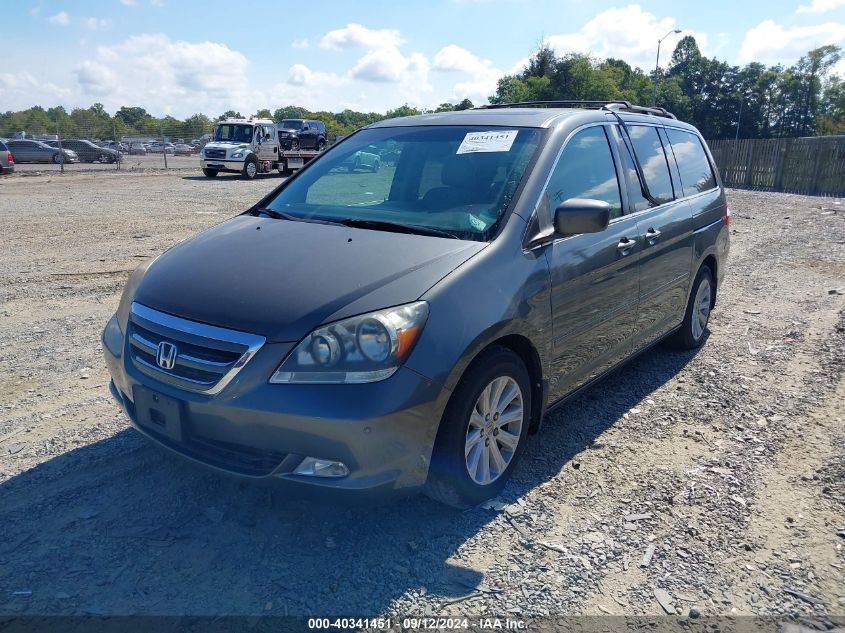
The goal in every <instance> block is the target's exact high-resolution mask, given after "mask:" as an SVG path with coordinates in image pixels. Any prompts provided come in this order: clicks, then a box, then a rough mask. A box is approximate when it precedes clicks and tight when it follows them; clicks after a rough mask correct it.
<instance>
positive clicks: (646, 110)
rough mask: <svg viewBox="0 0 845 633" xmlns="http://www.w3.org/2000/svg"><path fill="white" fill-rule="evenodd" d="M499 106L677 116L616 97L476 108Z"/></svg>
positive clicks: (490, 106)
mask: <svg viewBox="0 0 845 633" xmlns="http://www.w3.org/2000/svg"><path fill="white" fill-rule="evenodd" d="M499 108H584V109H592V110H625V111H627V112H633V113H636V114H650V115H652V116H662V117H666V118H668V119H676V118H677V117H676V116H675V115H674V114H672V113H671V112H669V111H668V110H666V108H658V107H653V108H650V107H647V106H640V105H634V104H632V103H631V102H630V101H624V100H622V99H615V100H610V101H582V100H577V99H572V100H563V101H518V102H516V103H491V104H489V105H483V106H478V107H477V108H475V109H476V110H495V109H499Z"/></svg>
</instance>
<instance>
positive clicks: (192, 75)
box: [75, 34, 263, 116]
mask: <svg viewBox="0 0 845 633" xmlns="http://www.w3.org/2000/svg"><path fill="white" fill-rule="evenodd" d="M248 65H249V64H248V62H247V59H246V57H244V55H243V54H241V53H239V52H237V51H233V50H232V49H230V48H229V47H228V46H226V45H225V44H218V43H216V42H196V43H191V42H183V41H173V40H171V39H170V38H168V37H167V36H166V35H163V34H155V35H135V36H133V37H130V38H129V39H128V40H126V41H125V42H123V43H122V44H118V45H115V46H100V47H98V48H97V49H96V55H95V57H94V58H93V59H88V60H85V61H83V62H82V63H81V64H79V65H78V66H77V67H76V70H75V75H76V79H77V81H78V87H79V90H80V93H81V94H80V96H79V97H80V98H79V99H78V100H79V101H82V102H85V101H86V100H87V101H90V96H96V97H97V100H98V101H101V102H102V103H103V104H105V105H106V107H107V108H112V109H117V108H119V107H120V106H122V105H126V104H145V107H154V108H155V109H156V110H158V111H159V112H164V113H166V114H173V115H174V116H187V115H190V114H192V113H194V112H196V111H197V110H198V109H200V108H202V109H205V110H207V111H208V112H209V113H214V112H215V111H216V110H220V111H221V112H222V111H224V110H228V109H229V108H234V109H236V110H237V109H240V110H250V111H252V110H255V109H257V108H256V106H257V105H258V104H259V103H261V95H260V93H258V92H256V91H251V90H250V89H249V85H248V82H247V81H246V80H245V75H246V71H247V68H248ZM262 107H263V106H262Z"/></svg>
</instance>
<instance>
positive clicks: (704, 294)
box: [667, 266, 716, 349]
mask: <svg viewBox="0 0 845 633" xmlns="http://www.w3.org/2000/svg"><path fill="white" fill-rule="evenodd" d="M715 287H716V286H715V281H714V279H713V273H712V272H711V270H710V267H709V266H702V267H701V268H700V269H699V270H698V274H697V275H696V276H695V281H694V282H693V284H692V291H691V292H690V297H689V302H688V303H687V309H686V312H685V313H684V322H683V323H682V324H681V327H680V329H679V330H678V331H676V332H675V333H674V334H673V335H672V336H671V337H670V338H669V339H668V341H667V342H668V343H669V345H671V346H672V347H674V348H676V349H695V348H697V347H700V346H701V344H702V343H703V342H704V339H705V334H706V332H707V323H708V322H709V320H710V310H711V309H712V308H713V297H714V293H715Z"/></svg>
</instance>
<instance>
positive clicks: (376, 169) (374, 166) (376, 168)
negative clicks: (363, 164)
mask: <svg viewBox="0 0 845 633" xmlns="http://www.w3.org/2000/svg"><path fill="white" fill-rule="evenodd" d="M380 168H381V164H380V163H379V162H378V161H376V162H374V163H373V173H376V172H377V171H378V170H379V169H380Z"/></svg>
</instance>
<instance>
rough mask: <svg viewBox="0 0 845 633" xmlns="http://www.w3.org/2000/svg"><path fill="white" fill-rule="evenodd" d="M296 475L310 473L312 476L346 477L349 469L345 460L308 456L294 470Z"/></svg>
mask: <svg viewBox="0 0 845 633" xmlns="http://www.w3.org/2000/svg"><path fill="white" fill-rule="evenodd" d="M293 474H294V475H309V476H311V477H346V475H348V474H349V469H348V468H347V467H346V464H344V463H343V462H334V461H331V460H330V459H318V458H316V457H306V458H305V459H303V460H302V463H301V464H300V465H299V466H297V467H296V470H295V471H293Z"/></svg>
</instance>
